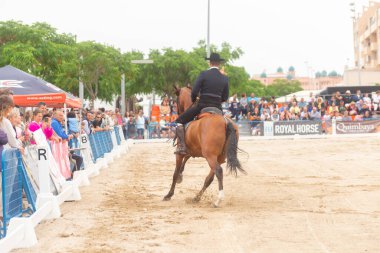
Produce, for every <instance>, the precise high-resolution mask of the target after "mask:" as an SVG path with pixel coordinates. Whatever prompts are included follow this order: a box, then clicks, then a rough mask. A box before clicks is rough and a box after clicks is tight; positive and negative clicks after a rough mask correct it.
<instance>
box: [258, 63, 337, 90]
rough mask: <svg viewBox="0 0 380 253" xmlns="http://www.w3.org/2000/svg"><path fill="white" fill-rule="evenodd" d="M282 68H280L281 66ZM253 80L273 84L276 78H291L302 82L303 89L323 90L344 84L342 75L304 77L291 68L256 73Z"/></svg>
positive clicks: (266, 84)
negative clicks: (285, 71) (267, 72)
mask: <svg viewBox="0 0 380 253" xmlns="http://www.w3.org/2000/svg"><path fill="white" fill-rule="evenodd" d="M279 69H280V68H279ZM252 79H253V80H258V81H260V82H261V83H262V84H264V85H265V86H268V85H272V84H273V83H274V81H276V80H279V79H280V80H289V81H292V80H293V81H298V82H300V83H301V87H302V89H303V90H323V89H325V88H327V87H334V86H338V85H342V83H343V78H342V76H321V77H313V78H311V77H302V76H296V72H295V69H294V68H293V67H290V68H289V71H288V72H287V73H284V72H278V70H277V73H273V74H266V73H262V74H261V75H254V76H253V77H252Z"/></svg>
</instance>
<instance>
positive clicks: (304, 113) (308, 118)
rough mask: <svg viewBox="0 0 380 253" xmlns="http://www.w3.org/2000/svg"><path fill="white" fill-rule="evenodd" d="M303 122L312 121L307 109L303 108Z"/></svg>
mask: <svg viewBox="0 0 380 253" xmlns="http://www.w3.org/2000/svg"><path fill="white" fill-rule="evenodd" d="M300 116H301V118H300V119H301V120H310V115H309V112H308V111H307V107H306V106H305V107H303V110H302V112H301V115H300Z"/></svg>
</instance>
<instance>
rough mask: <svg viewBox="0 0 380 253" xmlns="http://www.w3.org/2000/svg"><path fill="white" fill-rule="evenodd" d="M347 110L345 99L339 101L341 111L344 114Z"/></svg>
mask: <svg viewBox="0 0 380 253" xmlns="http://www.w3.org/2000/svg"><path fill="white" fill-rule="evenodd" d="M345 111H347V108H346V106H345V104H344V101H343V100H341V101H340V102H339V113H341V114H343V113H344V112H345Z"/></svg>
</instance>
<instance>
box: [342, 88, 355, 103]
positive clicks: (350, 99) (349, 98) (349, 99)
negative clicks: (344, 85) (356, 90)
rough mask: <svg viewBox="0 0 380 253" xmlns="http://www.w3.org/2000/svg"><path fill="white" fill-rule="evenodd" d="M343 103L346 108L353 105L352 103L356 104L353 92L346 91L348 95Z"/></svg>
mask: <svg viewBox="0 0 380 253" xmlns="http://www.w3.org/2000/svg"><path fill="white" fill-rule="evenodd" d="M343 101H344V104H345V105H346V106H349V105H350V104H351V102H355V101H353V98H352V95H351V91H350V90H347V91H346V94H345V96H344V97H343Z"/></svg>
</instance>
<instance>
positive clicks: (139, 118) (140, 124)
mask: <svg viewBox="0 0 380 253" xmlns="http://www.w3.org/2000/svg"><path fill="white" fill-rule="evenodd" d="M136 128H137V138H138V139H144V130H145V118H144V113H143V110H141V109H140V110H139V113H138V114H137V115H136Z"/></svg>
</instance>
